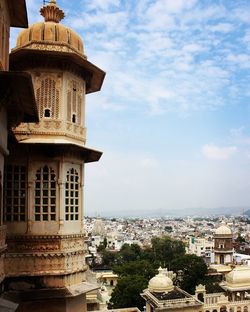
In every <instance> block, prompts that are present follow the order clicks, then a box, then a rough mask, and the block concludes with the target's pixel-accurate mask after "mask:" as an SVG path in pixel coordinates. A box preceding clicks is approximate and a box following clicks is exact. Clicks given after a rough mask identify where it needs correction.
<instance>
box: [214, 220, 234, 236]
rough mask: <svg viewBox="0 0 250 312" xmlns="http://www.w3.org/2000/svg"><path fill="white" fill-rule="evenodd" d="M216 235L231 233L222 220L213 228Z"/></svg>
mask: <svg viewBox="0 0 250 312" xmlns="http://www.w3.org/2000/svg"><path fill="white" fill-rule="evenodd" d="M215 234H216V235H232V231H231V229H230V228H229V227H228V226H227V225H226V223H225V222H224V221H222V222H221V225H220V227H218V229H216V230H215Z"/></svg>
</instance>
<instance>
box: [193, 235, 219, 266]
mask: <svg viewBox="0 0 250 312" xmlns="http://www.w3.org/2000/svg"><path fill="white" fill-rule="evenodd" d="M213 251H214V241H213V240H209V239H207V238H202V237H194V236H191V237H190V238H189V248H188V253H190V254H195V255H196V256H198V257H202V258H203V259H204V260H205V262H206V263H207V264H210V263H211V261H213Z"/></svg>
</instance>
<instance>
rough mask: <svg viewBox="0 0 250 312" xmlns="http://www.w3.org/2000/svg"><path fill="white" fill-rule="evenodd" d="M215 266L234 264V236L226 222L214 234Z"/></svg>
mask: <svg viewBox="0 0 250 312" xmlns="http://www.w3.org/2000/svg"><path fill="white" fill-rule="evenodd" d="M214 262H215V264H230V263H233V234H232V231H231V229H230V228H229V227H228V226H227V225H226V223H225V222H222V223H221V226H220V227H219V228H218V229H216V231H215V234H214Z"/></svg>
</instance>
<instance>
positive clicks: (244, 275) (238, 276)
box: [226, 265, 250, 287]
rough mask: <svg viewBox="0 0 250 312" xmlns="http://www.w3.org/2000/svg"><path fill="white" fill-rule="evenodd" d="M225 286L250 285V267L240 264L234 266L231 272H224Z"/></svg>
mask: <svg viewBox="0 0 250 312" xmlns="http://www.w3.org/2000/svg"><path fill="white" fill-rule="evenodd" d="M226 284H227V286H234V287H244V286H248V287H249V286H250V267H249V266H248V265H242V266H237V267H235V268H234V269H233V270H232V271H231V272H229V273H228V274H226Z"/></svg>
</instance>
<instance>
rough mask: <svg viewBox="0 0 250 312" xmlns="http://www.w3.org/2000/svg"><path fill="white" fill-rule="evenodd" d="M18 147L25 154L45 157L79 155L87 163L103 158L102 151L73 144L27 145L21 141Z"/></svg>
mask: <svg viewBox="0 0 250 312" xmlns="http://www.w3.org/2000/svg"><path fill="white" fill-rule="evenodd" d="M18 147H19V148H20V149H21V150H22V152H23V153H25V154H26V153H27V154H28V155H30V154H31V153H36V154H39V155H43V156H45V157H59V156H61V155H65V154H71V153H77V154H78V155H79V157H80V158H81V159H82V160H83V161H84V162H85V163H90V162H96V161H98V160H99V159H100V158H101V156H102V152H100V151H97V150H94V149H92V148H88V147H85V146H80V145H76V144H71V143H63V144H61V143H59V144H58V143H26V142H25V141H20V142H19V143H16V145H15V146H14V148H15V149H16V148H18Z"/></svg>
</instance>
